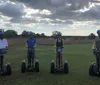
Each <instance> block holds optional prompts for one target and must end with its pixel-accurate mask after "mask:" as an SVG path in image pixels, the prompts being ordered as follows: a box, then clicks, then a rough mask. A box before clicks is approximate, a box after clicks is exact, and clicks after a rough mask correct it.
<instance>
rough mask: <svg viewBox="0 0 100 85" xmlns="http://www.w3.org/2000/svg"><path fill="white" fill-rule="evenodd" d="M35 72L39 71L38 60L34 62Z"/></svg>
mask: <svg viewBox="0 0 100 85" xmlns="http://www.w3.org/2000/svg"><path fill="white" fill-rule="evenodd" d="M35 70H36V72H39V71H40V70H39V61H38V60H36V62H35Z"/></svg>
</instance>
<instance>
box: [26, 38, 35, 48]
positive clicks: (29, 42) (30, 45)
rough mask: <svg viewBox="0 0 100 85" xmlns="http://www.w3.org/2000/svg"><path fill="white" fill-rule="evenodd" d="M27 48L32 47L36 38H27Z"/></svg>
mask: <svg viewBox="0 0 100 85" xmlns="http://www.w3.org/2000/svg"><path fill="white" fill-rule="evenodd" d="M26 43H27V46H28V48H33V47H34V45H35V44H36V39H34V38H29V39H27V41H26Z"/></svg>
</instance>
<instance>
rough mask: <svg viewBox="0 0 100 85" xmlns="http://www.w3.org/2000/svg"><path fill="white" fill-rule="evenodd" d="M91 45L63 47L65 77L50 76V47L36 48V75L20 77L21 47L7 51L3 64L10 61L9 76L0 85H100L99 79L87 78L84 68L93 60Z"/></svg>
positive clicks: (23, 57)
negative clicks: (37, 64)
mask: <svg viewBox="0 0 100 85" xmlns="http://www.w3.org/2000/svg"><path fill="white" fill-rule="evenodd" d="M91 47H92V44H79V45H66V46H65V48H64V51H63V52H64V53H63V60H67V61H68V63H69V74H68V75H66V74H54V75H53V74H50V73H49V72H50V62H51V60H53V59H55V53H54V48H53V46H47V45H46V46H43V45H39V46H37V47H36V58H37V59H38V60H39V61H40V72H39V73H35V72H34V73H25V74H21V72H20V66H21V62H22V60H23V59H26V49H25V47H24V45H20V46H13V47H10V48H9V51H8V54H7V55H6V61H9V62H11V65H12V70H13V72H12V75H11V76H4V77H0V85H100V78H98V77H91V76H89V75H88V68H89V66H90V64H91V63H92V62H94V61H95V57H94V56H93V55H92V50H91Z"/></svg>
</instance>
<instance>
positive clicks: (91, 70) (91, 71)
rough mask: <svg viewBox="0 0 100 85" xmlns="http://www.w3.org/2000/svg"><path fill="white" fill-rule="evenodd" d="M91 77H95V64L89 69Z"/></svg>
mask: <svg viewBox="0 0 100 85" xmlns="http://www.w3.org/2000/svg"><path fill="white" fill-rule="evenodd" d="M89 75H90V76H95V72H94V64H92V65H91V66H90V67H89Z"/></svg>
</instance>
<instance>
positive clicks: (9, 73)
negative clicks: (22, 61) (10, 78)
mask: <svg viewBox="0 0 100 85" xmlns="http://www.w3.org/2000/svg"><path fill="white" fill-rule="evenodd" d="M6 74H7V75H11V74H12V70H11V66H10V64H7V65H6Z"/></svg>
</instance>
